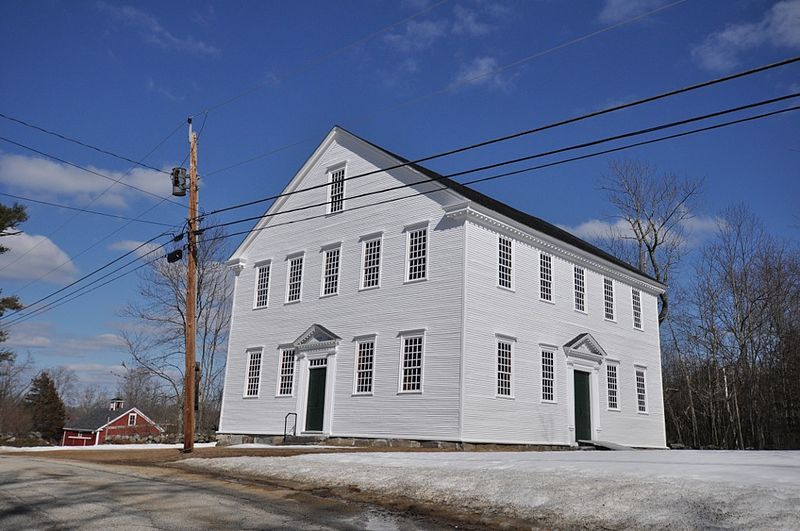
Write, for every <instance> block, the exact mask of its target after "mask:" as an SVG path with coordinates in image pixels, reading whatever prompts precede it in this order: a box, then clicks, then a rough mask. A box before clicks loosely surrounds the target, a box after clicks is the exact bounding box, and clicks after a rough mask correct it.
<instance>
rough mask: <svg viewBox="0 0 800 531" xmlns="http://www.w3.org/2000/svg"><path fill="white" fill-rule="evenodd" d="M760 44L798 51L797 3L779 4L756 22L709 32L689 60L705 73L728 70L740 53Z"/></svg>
mask: <svg viewBox="0 0 800 531" xmlns="http://www.w3.org/2000/svg"><path fill="white" fill-rule="evenodd" d="M763 45H771V46H774V47H778V48H792V49H797V48H800V0H785V1H783V2H778V3H777V4H775V5H773V6H772V8H771V9H770V10H769V11H767V13H766V14H765V15H764V17H763V18H762V19H761V20H760V21H759V22H749V23H742V24H731V25H729V26H727V27H725V28H724V29H722V30H720V31H717V32H714V33H712V34H711V35H709V36H708V37H706V39H705V40H704V41H703V42H702V43H701V44H699V45H697V46H695V47H694V48H693V49H692V57H693V58H694V59H695V60H696V61H697V62H698V63H699V64H700V66H702V67H703V68H705V69H707V70H715V71H724V70H730V69H731V68H734V67H736V66H737V65H738V64H739V60H740V56H741V54H742V53H744V52H746V51H747V50H751V49H753V48H756V47H759V46H763Z"/></svg>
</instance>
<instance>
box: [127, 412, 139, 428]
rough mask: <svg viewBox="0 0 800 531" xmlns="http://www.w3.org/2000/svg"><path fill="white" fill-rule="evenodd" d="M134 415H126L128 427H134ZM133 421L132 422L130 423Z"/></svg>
mask: <svg viewBox="0 0 800 531" xmlns="http://www.w3.org/2000/svg"><path fill="white" fill-rule="evenodd" d="M136 417H137V415H136V413H128V427H130V426H136ZM131 420H133V422H131Z"/></svg>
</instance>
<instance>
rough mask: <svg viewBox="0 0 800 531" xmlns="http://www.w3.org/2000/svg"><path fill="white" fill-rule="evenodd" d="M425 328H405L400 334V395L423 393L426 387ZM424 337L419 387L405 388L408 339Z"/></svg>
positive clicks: (398, 389) (398, 381)
mask: <svg viewBox="0 0 800 531" xmlns="http://www.w3.org/2000/svg"><path fill="white" fill-rule="evenodd" d="M426 335H427V334H426V333H425V330H424V329H423V330H405V331H403V332H400V333H399V334H398V337H399V338H400V374H399V378H398V380H397V394H398V395H421V394H422V393H423V390H424V389H425V343H426ZM414 338H422V352H421V355H420V360H419V389H410V390H404V389H403V380H404V378H405V372H406V356H405V353H406V352H405V351H406V340H409V339H414Z"/></svg>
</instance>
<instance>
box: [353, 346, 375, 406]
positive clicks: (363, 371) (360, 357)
mask: <svg viewBox="0 0 800 531" xmlns="http://www.w3.org/2000/svg"><path fill="white" fill-rule="evenodd" d="M374 368H375V340H374V339H369V340H364V341H359V342H358V344H357V346H356V389H355V392H356V394H372V373H373V370H374Z"/></svg>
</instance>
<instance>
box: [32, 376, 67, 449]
mask: <svg viewBox="0 0 800 531" xmlns="http://www.w3.org/2000/svg"><path fill="white" fill-rule="evenodd" d="M25 406H26V407H27V408H28V410H29V411H30V414H31V419H32V421H33V431H38V432H39V433H41V434H42V438H44V439H49V440H54V441H57V440H59V439H60V438H61V432H62V430H63V428H64V421H65V420H66V418H67V414H66V410H65V408H64V402H62V400H61V397H59V396H58V391H57V390H56V386H55V383H54V382H53V379H52V378H50V375H49V374H47V373H46V372H41V373H39V376H37V377H36V378H34V379H33V381H32V382H31V390H30V391H28V394H27V395H25Z"/></svg>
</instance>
